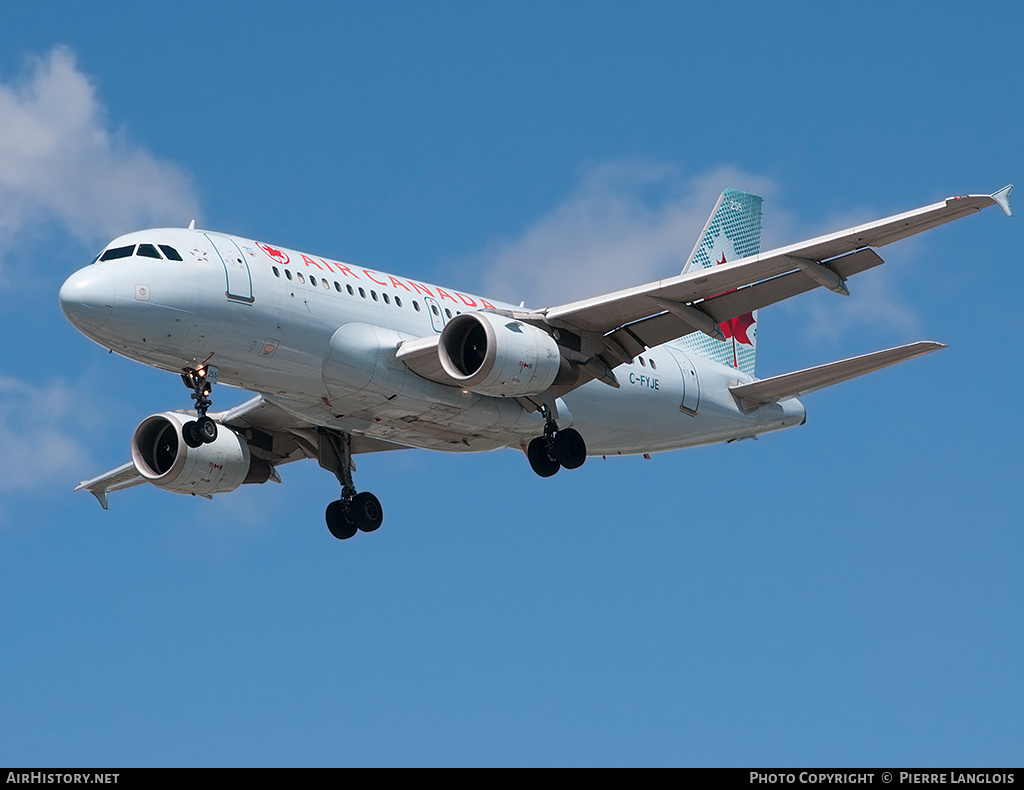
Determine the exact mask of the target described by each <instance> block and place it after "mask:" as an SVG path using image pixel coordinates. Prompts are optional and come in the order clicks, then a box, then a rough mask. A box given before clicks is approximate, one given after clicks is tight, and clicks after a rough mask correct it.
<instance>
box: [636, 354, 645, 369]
mask: <svg viewBox="0 0 1024 790" xmlns="http://www.w3.org/2000/svg"><path fill="white" fill-rule="evenodd" d="M637 359H639V360H640V367H642V368H646V367H647V363H646V362H644V358H643V357H637Z"/></svg>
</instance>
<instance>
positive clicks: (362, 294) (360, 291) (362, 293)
mask: <svg viewBox="0 0 1024 790" xmlns="http://www.w3.org/2000/svg"><path fill="white" fill-rule="evenodd" d="M359 295H360V296H361V297H363V298H364V299H365V298H366V291H364V290H363V289H362V288H360V289H359Z"/></svg>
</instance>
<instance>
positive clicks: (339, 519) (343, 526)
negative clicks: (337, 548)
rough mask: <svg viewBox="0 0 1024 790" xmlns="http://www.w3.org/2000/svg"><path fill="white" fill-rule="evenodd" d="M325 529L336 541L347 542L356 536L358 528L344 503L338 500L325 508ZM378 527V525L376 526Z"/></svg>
mask: <svg viewBox="0 0 1024 790" xmlns="http://www.w3.org/2000/svg"><path fill="white" fill-rule="evenodd" d="M326 517H327V529H329V530H330V531H331V534H332V535H334V537H336V538H337V539H338V540H347V539H348V538H351V537H352V536H353V535H355V534H356V532H357V531H358V528H357V527H356V524H355V521H354V520H353V519H352V512H351V510H350V509H349V507H348V504H347V503H346V502H343V501H342V500H340V499H338V500H335V501H334V502H331V504H329V505H328V506H327V513H326ZM378 526H379V525H378Z"/></svg>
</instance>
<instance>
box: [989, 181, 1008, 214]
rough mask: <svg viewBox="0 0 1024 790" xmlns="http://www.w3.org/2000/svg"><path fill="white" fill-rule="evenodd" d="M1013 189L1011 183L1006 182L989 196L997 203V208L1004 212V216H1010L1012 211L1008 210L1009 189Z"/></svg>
mask: <svg viewBox="0 0 1024 790" xmlns="http://www.w3.org/2000/svg"><path fill="white" fill-rule="evenodd" d="M1011 189H1013V184H1007V185H1006V186H1005V187H1003V188H1002V189H1000V190H999V191H998V192H994V193H993V194H992V195H991V198H992V199H993V200H994V201H995V202H996V203H998V204H999V208H1001V209H1002V210H1003V211H1005V212H1006V216H1008V217H1012V216H1013V212H1012V211H1010V190H1011Z"/></svg>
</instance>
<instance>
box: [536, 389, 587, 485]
mask: <svg viewBox="0 0 1024 790" xmlns="http://www.w3.org/2000/svg"><path fill="white" fill-rule="evenodd" d="M540 413H541V414H542V415H543V416H544V435H543V436H538V437H537V438H536V439H534V440H533V441H532V442H530V444H529V445H528V446H527V448H526V457H527V458H529V459H530V466H531V467H532V468H533V471H534V472H536V473H537V474H538V475H540V476H541V477H551V475H553V474H554V473H555V472H557V471H558V470H559V469H560V468H561V467H563V466H564V467H565V468H566V469H576V468H578V467H580V466H583V462H584V461H586V460H587V443H586V442H585V441H583V437H582V436H580V432H579V431H577V430H574V429H573V428H563V429H562V430H558V425H557V424H556V423H555V420H554V418H553V417H552V416H551V409H549V408H548V407H547V406H542V407H541V410H540Z"/></svg>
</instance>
